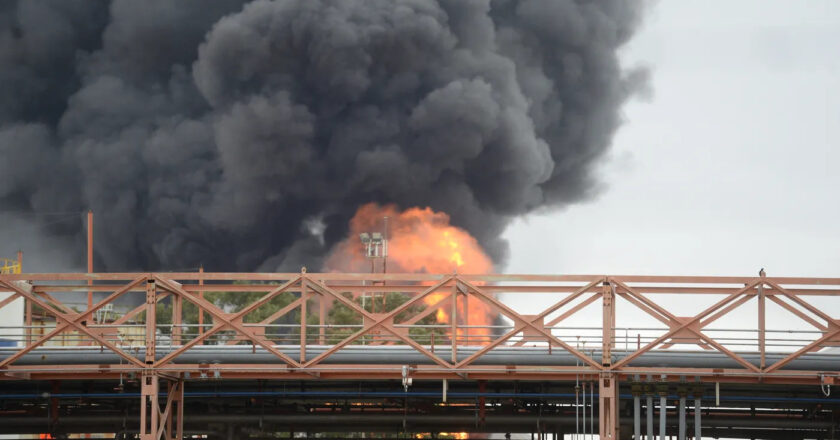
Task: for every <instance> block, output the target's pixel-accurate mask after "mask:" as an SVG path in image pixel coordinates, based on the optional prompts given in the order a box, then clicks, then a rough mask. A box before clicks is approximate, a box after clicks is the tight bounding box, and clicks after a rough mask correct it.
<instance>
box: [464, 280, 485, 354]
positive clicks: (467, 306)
mask: <svg viewBox="0 0 840 440" xmlns="http://www.w3.org/2000/svg"><path fill="white" fill-rule="evenodd" d="M479 333H481V332H479ZM464 345H470V292H469V291H466V292H464Z"/></svg>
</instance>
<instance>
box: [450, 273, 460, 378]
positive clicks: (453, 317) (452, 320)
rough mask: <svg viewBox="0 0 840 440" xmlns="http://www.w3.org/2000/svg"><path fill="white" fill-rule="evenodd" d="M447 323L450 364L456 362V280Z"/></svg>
mask: <svg viewBox="0 0 840 440" xmlns="http://www.w3.org/2000/svg"><path fill="white" fill-rule="evenodd" d="M449 323H450V331H451V332H452V337H451V338H450V339H451V342H452V344H451V347H452V350H451V354H452V363H453V364H454V363H457V362H458V280H457V279H456V280H455V283H453V285H452V301H451V303H450V308H449Z"/></svg>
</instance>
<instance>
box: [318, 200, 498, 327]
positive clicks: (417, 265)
mask: <svg viewBox="0 0 840 440" xmlns="http://www.w3.org/2000/svg"><path fill="white" fill-rule="evenodd" d="M386 216H387V217H388V234H387V235H388V272H409V273H453V272H457V273H461V274H485V273H490V272H492V270H493V262H492V261H491V260H490V257H488V256H487V254H485V253H484V250H483V249H482V248H481V246H480V245H479V244H478V241H477V240H476V239H475V238H474V237H473V236H471V235H470V234H469V233H468V232H467V231H465V230H464V229H461V228H458V227H456V226H452V225H451V224H450V223H449V215H447V214H446V213H444V212H436V211H433V210H432V209H431V208H428V207H426V208H409V209H406V210H405V211H402V212H400V211H399V210H397V208H396V207H395V206H393V205H388V206H380V205H377V204H373V203H370V204H367V205H363V206H362V207H360V208H359V209H358V211H356V215H355V216H354V217H353V219H352V220H350V234H349V237H348V238H347V239H345V240H344V241H342V242H340V243H339V244H338V245H336V247H335V248H334V250H333V252H332V254H331V255H330V256H329V257H328V258H327V261H326V268H327V270H341V271H346V272H370V270H371V263H370V261H369V260H368V259H367V258H366V257H365V255H364V252H363V249H362V244H361V243H360V241H359V239H358V236H359V234H360V233H362V232H375V231H382V230H383V218H384V217H386ZM380 264H381V263H380ZM380 267H381V266H380ZM380 270H381V269H380ZM380 270H377V272H379V271H380ZM444 296H445V294H442V293H439V294H435V295H429V296H427V297H426V298H425V302H426V304H428V305H433V304H435V303H437V302H439V301H440V300H441V299H443V298H444ZM449 307H450V306H449V305H444V306H442V307H441V308H439V309H438V310H437V311H436V313H435V316H436V317H437V320H438V322H441V323H450V319H449V315H450V311H449ZM457 314H458V324H459V325H463V324H469V325H470V326H473V325H491V324H492V322H493V318H492V314H491V313H490V308H489V307H488V306H487V305H486V304H484V303H483V302H481V301H479V300H478V299H473V300H471V301H468V302H466V301H463V299H461V300H459V301H458V304H457ZM462 332H463V329H459V332H458V333H459V335H461V334H462ZM490 333H491V332H490V329H489V328H481V329H470V331H469V336H470V338H474V337H478V336H484V337H486V336H489V335H490ZM484 342H486V339H485V340H484Z"/></svg>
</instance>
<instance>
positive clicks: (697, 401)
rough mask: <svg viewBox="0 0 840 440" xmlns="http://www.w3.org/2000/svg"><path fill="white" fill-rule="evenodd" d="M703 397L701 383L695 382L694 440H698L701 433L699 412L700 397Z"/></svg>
mask: <svg viewBox="0 0 840 440" xmlns="http://www.w3.org/2000/svg"><path fill="white" fill-rule="evenodd" d="M702 397H703V385H701V384H699V383H698V384H697V385H696V386H695V387H694V440H700V439H701V437H702V435H701V424H700V422H701V420H700V417H701V414H702V413H703V406H702V405H701V402H700V399H701V398H702Z"/></svg>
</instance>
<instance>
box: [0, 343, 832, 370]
mask: <svg viewBox="0 0 840 440" xmlns="http://www.w3.org/2000/svg"><path fill="white" fill-rule="evenodd" d="M276 347H277V348H278V350H280V351H281V352H283V353H284V354H286V355H287V356H289V357H291V358H292V359H295V360H296V361H297V360H299V352H300V347H299V346H297V345H292V346H289V345H279V346H276ZM177 348H178V347H177V346H174V347H170V346H161V347H157V349H156V356H157V358H158V359H160V358H162V357H163V356H165V355H166V354H168V353H170V352H172V351H174V350H176V349H177ZM329 348H330V346H323V345H308V346H307V348H306V352H307V353H308V355H310V356H312V357H315V356H318V355H320V354H321V353H323V352H324V351H326V350H328V349H329ZM124 349H125V350H127V351H129V352H131V353H133V354H134V355H135V356H137V357H138V358H140V359H142V358H143V355H144V353H145V349H144V348H142V347H136V348H124ZM481 349H482V347H458V350H457V353H456V355H457V356H456V358H457V359H458V361H461V360H464V359H466V358H467V357H469V356H471V355H472V354H474V353H475V352H477V351H478V350H481ZM18 350H20V348H18V347H0V360H2V359H6V358H7V357H9V356H11V355H12V354H14V353H15V352H16V351H18ZM435 353H436V354H437V355H438V356H441V357H443V358H446V359H448V358H450V357H451V353H450V351H449V349H448V348H444V347H436V348H435ZM627 353H630V352H623V351H618V350H616V351H613V359H614V362H617V361H618V360H619V359H621V358H622V357H624V356H625V355H626V354H627ZM739 355H740V356H741V357H743V358H744V359H746V360H747V361H748V362H750V363H753V364H754V365H756V366H757V365H758V364H759V362H760V361H761V359H760V356H759V355H758V354H751V353H742V354H739ZM600 356H601V355H600V352H598V351H594V352H593V353H592V357H593V358H595V359H597V358H599V357H600ZM786 356H787V354H786V353H768V354H767V355H766V362H767V364H772V363H774V362H776V361H778V360H781V359H783V358H784V357H786ZM395 359H399V363H400V364H418V365H429V364H432V363H433V361H432V360H431V359H429V358H428V357H426V356H425V355H423V354H422V353H420V352H418V351H416V350H415V349H414V348H412V347H408V346H376V347H371V346H348V347H344V348H343V349H342V350H341V351H339V352H336V353H333V354H332V355H330V356H328V357H327V358H326V359H324V360H323V361H322V362H321V363H322V364H371V365H377V364H380V365H381V364H388V365H390V364H394V363H395ZM176 360H177V362H178V363H207V364H215V363H224V364H239V363H247V364H282V363H283V360H282V359H279V358H278V357H276V356H274V355H273V354H271V353H269V352H268V351H266V350H265V349H263V348H261V347H256V348H254V347H251V346H249V345H227V346H219V345H216V346H214V345H201V346H194V347H191V348H190V349H188V350H187V351H186V352H184V353H183V354H182V355H180V356H178V357H177V359H176ZM121 361H123V362H124V360H122V358H120V357H119V356H118V355H117V354H115V353H113V352H110V351H109V350H100V348H99V347H38V348H35V349H33V350H32V351H30V352H29V353H26V354H24V355H23V356H22V357H21V358H20V359H18V360H16V361H15V365H79V364H96V365H105V364H117V363H120V362H121ZM576 362H577V363H579V359H578V358H576V357H575V356H573V355H572V354H570V353H568V352H565V351H563V350H551V351H549V350H548V348H546V347H500V348H495V349H493V350H491V351H490V352H488V353H486V354H484V355H482V356H481V357H479V358H478V359H476V360H475V362H474V364H475V365H511V364H517V365H531V366H574V365H575V364H576ZM838 363H840V353H837V352H831V353H808V354H803V355H802V356H801V357H799V358H797V359H795V360H793V361H791V362H790V363H789V364H788V365H786V366H785V371H790V370H807V371H833V370H834V369H836V366H837V364H838ZM633 365H634V366H637V367H660V368H667V367H673V368H740V367H741V366H740V365H739V364H738V363H736V362H735V361H734V360H732V358H730V357H728V356H727V355H725V354H723V353H709V352H697V351H650V352H647V353H644V354H642V355H641V356H639V357H638V358H636V359H635V360H634V361H633Z"/></svg>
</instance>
